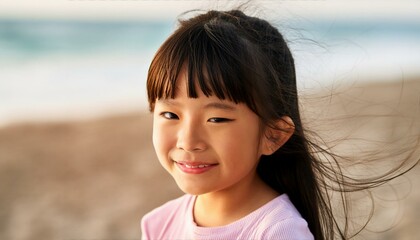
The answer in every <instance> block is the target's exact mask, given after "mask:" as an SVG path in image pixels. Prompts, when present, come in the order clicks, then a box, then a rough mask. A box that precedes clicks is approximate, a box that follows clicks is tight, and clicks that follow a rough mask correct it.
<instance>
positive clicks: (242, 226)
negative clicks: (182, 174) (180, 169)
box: [141, 194, 313, 240]
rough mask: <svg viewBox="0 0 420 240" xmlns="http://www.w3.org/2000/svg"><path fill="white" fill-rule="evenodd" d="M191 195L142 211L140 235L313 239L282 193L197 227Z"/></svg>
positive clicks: (148, 238)
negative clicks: (224, 220)
mask: <svg viewBox="0 0 420 240" xmlns="http://www.w3.org/2000/svg"><path fill="white" fill-rule="evenodd" d="M195 198H196V197H195V196H191V195H184V196H182V197H180V198H178V199H175V200H172V201H169V202H167V203H166V204H164V205H162V206H161V207H158V208H156V209H154V210H153V211H151V212H150V213H148V214H146V215H145V216H144V217H143V219H142V221H141V228H142V239H143V240H156V239H171V240H172V239H173V240H177V239H179V240H185V239H196V240H207V239H208V240H210V239H211V240H230V239H244V240H245V239H246V240H252V239H273V240H283V239H284V240H286V239H287V240H307V239H313V235H312V234H311V232H310V231H309V229H308V224H307V223H306V221H305V220H304V219H303V218H302V217H301V216H300V214H299V212H298V211H297V210H296V208H295V207H294V206H293V204H292V203H291V202H290V200H289V197H288V196H287V195H286V194H282V195H280V196H278V197H277V198H275V199H273V200H272V201H270V202H268V203H267V204H265V205H264V206H262V207H261V208H259V209H257V210H255V211H254V212H252V213H250V214H248V215H247V216H245V217H243V218H241V219H239V220H237V221H235V222H233V223H230V224H228V225H225V226H221V227H199V226H197V224H195V222H194V219H193V205H194V202H195Z"/></svg>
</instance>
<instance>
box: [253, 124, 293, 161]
mask: <svg viewBox="0 0 420 240" xmlns="http://www.w3.org/2000/svg"><path fill="white" fill-rule="evenodd" d="M294 131H295V124H294V123H293V121H292V119H291V118H290V117H288V116H284V117H282V118H281V119H279V120H278V121H277V122H276V125H275V128H273V127H268V126H267V127H266V128H265V130H264V135H263V136H262V143H261V147H262V149H261V154H262V155H271V154H273V153H274V152H275V151H277V150H278V149H279V148H280V147H281V146H283V145H284V144H285V143H286V142H287V141H288V140H289V138H290V137H291V136H292V135H293V133H294Z"/></svg>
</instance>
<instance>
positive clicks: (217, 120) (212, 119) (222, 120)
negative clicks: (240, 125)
mask: <svg viewBox="0 0 420 240" xmlns="http://www.w3.org/2000/svg"><path fill="white" fill-rule="evenodd" d="M231 121H233V119H229V118H210V119H209V120H208V122H211V123H223V122H231Z"/></svg>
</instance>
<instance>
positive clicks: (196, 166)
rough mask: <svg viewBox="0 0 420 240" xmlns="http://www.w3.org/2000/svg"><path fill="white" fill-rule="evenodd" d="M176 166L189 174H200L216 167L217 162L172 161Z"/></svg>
mask: <svg viewBox="0 0 420 240" xmlns="http://www.w3.org/2000/svg"><path fill="white" fill-rule="evenodd" d="M173 162H174V163H175V164H176V165H177V166H178V168H179V169H180V170H181V171H182V172H184V173H190V174H200V173H204V172H207V171H209V170H211V169H212V168H214V167H216V166H217V165H219V164H217V163H212V164H210V163H200V162H183V161H173Z"/></svg>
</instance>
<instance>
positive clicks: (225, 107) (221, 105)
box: [159, 99, 236, 111]
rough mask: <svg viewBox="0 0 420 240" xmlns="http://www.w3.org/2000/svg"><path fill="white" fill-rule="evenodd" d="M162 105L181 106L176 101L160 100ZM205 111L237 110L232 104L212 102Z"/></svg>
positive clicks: (206, 106)
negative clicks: (211, 109) (213, 109)
mask: <svg viewBox="0 0 420 240" xmlns="http://www.w3.org/2000/svg"><path fill="white" fill-rule="evenodd" d="M159 101H160V102H161V103H163V104H165V105H169V106H179V103H178V102H176V101H173V100H172V99H161V100H159ZM204 108H205V109H209V108H215V109H221V110H227V111H234V110H236V108H235V107H234V106H232V105H230V104H226V103H222V102H211V103H208V104H206V105H205V106H204Z"/></svg>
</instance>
